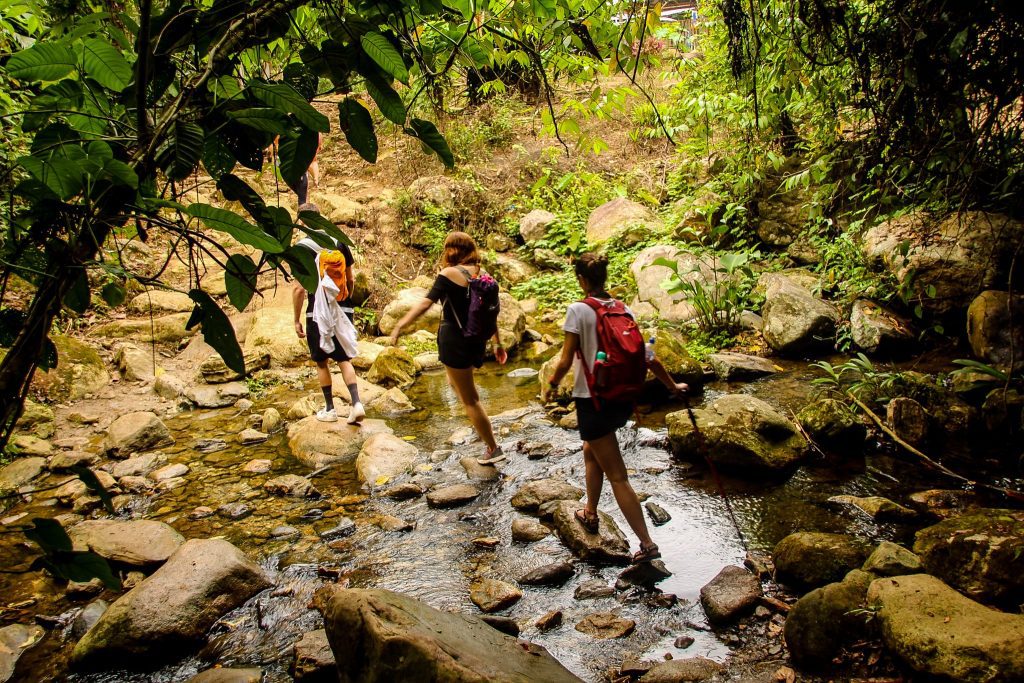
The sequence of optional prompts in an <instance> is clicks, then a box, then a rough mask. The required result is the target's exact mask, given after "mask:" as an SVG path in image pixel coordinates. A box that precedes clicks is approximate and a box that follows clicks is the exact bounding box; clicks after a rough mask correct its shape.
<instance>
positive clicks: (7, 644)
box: [0, 624, 46, 683]
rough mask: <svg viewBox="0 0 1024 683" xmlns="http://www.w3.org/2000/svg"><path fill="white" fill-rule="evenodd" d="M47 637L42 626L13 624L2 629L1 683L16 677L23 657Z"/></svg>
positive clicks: (0, 632) (0, 631) (0, 654)
mask: <svg viewBox="0 0 1024 683" xmlns="http://www.w3.org/2000/svg"><path fill="white" fill-rule="evenodd" d="M45 635H46V631H44V630H43V629H42V627H40V626H35V625H32V626H26V625H24V624H11V625H10V626H4V627H3V628H0V683H6V682H7V681H9V680H10V679H11V676H13V675H14V667H15V665H16V664H17V663H18V659H20V658H21V655H22V654H23V653H24V652H25V650H28V649H29V648H31V647H32V646H34V645H35V644H36V643H38V642H39V641H40V640H42V639H43V636H45Z"/></svg>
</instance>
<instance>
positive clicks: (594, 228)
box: [587, 197, 662, 247]
mask: <svg viewBox="0 0 1024 683" xmlns="http://www.w3.org/2000/svg"><path fill="white" fill-rule="evenodd" d="M661 229H662V225H661V220H660V219H659V218H658V216H657V214H655V213H654V212H653V211H651V210H650V209H649V208H647V207H646V206H644V205H643V204H639V203H637V202H634V201H632V200H630V199H626V198H625V197H617V198H615V199H613V200H611V201H609V202H605V203H604V204H602V205H601V206H599V207H597V208H596V209H594V210H593V211H592V212H591V213H590V217H589V218H588V219H587V243H588V244H590V246H591V247H596V246H598V245H601V244H603V243H605V242H607V241H608V240H610V239H611V238H612V237H615V236H616V235H620V236H621V235H627V236H628V237H625V238H624V239H623V244H624V245H625V246H630V245H632V244H637V243H639V242H642V241H644V240H645V239H646V238H647V237H649V236H650V235H651V234H652V233H655V232H658V231H660V230H661Z"/></svg>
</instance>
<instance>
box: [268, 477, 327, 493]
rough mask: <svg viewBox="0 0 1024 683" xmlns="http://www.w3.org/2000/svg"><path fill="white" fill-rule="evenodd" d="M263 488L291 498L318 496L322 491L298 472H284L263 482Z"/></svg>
mask: <svg viewBox="0 0 1024 683" xmlns="http://www.w3.org/2000/svg"><path fill="white" fill-rule="evenodd" d="M263 490H264V491H266V492H267V493H270V494H272V495H276V496H288V497H290V498H318V497H319V496H320V492H319V491H317V490H316V487H315V486H313V482H311V481H310V480H309V479H306V478H305V477H300V476H299V475H297V474H283V475H281V476H280V477H274V478H273V479H269V480H268V481H266V482H265V483H264V484H263Z"/></svg>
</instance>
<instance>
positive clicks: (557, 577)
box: [518, 562, 576, 586]
mask: <svg viewBox="0 0 1024 683" xmlns="http://www.w3.org/2000/svg"><path fill="white" fill-rule="evenodd" d="M574 576H576V569H575V567H573V566H572V565H571V564H569V563H568V562H554V563H552V564H546V565H544V566H543V567H538V568H537V569H534V570H533V571H531V572H527V573H526V574H523V575H522V576H520V577H519V579H518V583H519V584H520V585H522V586H561V585H562V584H563V583H565V582H566V581H568V580H569V579H571V578H572V577H574Z"/></svg>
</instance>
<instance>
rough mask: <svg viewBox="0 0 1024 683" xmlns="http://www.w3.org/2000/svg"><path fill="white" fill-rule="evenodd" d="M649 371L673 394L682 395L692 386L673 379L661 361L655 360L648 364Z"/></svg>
mask: <svg viewBox="0 0 1024 683" xmlns="http://www.w3.org/2000/svg"><path fill="white" fill-rule="evenodd" d="M647 369H648V370H650V371H651V374H653V375H654V376H655V377H657V378H658V380H659V381H660V382H661V383H662V384H664V385H665V386H666V387H668V390H669V391H671V392H672V393H673V394H682V393H685V392H687V391H689V390H690V385H689V384H687V383H686V382H677V381H675V380H674V379H672V375H670V374H668V370H666V369H665V366H664V365H662V364H661V361H660V360H658V359H657V358H655V359H654V360H652V361H650V362H649V363H648V364H647Z"/></svg>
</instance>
